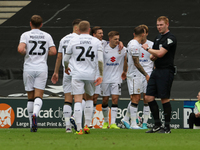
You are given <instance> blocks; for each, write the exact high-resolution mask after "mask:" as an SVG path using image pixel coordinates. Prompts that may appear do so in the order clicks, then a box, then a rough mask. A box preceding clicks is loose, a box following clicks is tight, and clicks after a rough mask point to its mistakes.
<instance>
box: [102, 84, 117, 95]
mask: <svg viewBox="0 0 200 150" xmlns="http://www.w3.org/2000/svg"><path fill="white" fill-rule="evenodd" d="M110 95H121V84H118V83H101V96H110Z"/></svg>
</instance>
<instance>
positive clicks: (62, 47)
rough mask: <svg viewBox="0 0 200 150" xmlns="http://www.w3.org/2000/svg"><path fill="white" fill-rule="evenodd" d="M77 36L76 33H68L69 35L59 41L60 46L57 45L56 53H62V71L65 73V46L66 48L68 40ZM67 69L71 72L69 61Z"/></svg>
mask: <svg viewBox="0 0 200 150" xmlns="http://www.w3.org/2000/svg"><path fill="white" fill-rule="evenodd" d="M77 36H78V34H76V33H70V34H68V35H66V36H65V37H63V38H62V39H61V40H60V44H59V48H58V53H62V65H63V67H64V69H63V70H64V71H65V65H64V56H65V53H66V49H67V46H68V44H69V42H70V40H71V39H73V38H74V37H77ZM69 68H70V69H71V72H72V70H73V67H72V65H71V62H70V61H69ZM65 74H66V73H65Z"/></svg>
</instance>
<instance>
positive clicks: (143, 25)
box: [140, 24, 149, 33]
mask: <svg viewBox="0 0 200 150" xmlns="http://www.w3.org/2000/svg"><path fill="white" fill-rule="evenodd" d="M140 26H141V27H142V28H143V29H145V30H146V33H149V28H148V27H147V25H145V24H141V25H140Z"/></svg>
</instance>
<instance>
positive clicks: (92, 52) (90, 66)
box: [66, 34, 103, 80]
mask: <svg viewBox="0 0 200 150" xmlns="http://www.w3.org/2000/svg"><path fill="white" fill-rule="evenodd" d="M99 50H100V51H103V48H102V44H101V41H100V40H98V39H97V38H95V37H93V36H91V35H89V34H81V35H79V36H77V37H75V38H73V39H71V41H70V43H69V45H68V47H67V50H66V54H68V55H71V58H70V61H71V65H72V66H73V72H72V78H74V79H81V80H95V76H96V73H97V61H98V51H99Z"/></svg>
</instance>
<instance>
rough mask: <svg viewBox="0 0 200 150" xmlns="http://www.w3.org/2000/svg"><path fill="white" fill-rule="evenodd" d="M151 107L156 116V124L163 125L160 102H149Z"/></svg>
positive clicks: (154, 116)
mask: <svg viewBox="0 0 200 150" xmlns="http://www.w3.org/2000/svg"><path fill="white" fill-rule="evenodd" d="M148 104H149V108H150V110H151V113H152V116H153V118H154V122H155V125H156V126H161V122H160V117H159V108H158V104H157V102H156V101H155V100H153V101H152V102H149V103H148Z"/></svg>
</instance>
